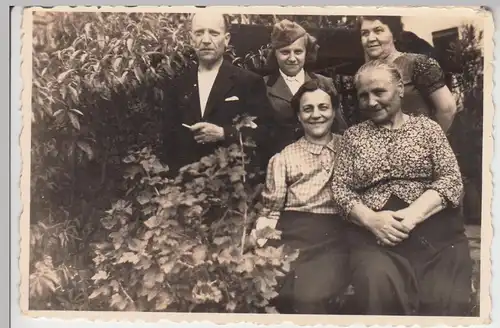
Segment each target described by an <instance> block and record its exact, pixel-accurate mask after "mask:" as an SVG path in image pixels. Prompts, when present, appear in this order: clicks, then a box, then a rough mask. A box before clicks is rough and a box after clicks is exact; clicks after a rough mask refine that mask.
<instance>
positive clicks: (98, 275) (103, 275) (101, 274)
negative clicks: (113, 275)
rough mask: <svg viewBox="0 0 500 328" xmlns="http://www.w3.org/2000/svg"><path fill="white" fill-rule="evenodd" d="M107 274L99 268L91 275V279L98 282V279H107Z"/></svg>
mask: <svg viewBox="0 0 500 328" xmlns="http://www.w3.org/2000/svg"><path fill="white" fill-rule="evenodd" d="M108 277H109V275H108V273H107V272H106V271H103V270H99V272H97V273H96V274H95V275H94V276H92V278H90V279H92V280H94V283H96V282H98V281H99V280H106V279H108Z"/></svg>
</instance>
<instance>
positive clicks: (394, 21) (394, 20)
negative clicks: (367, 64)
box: [356, 16, 404, 43]
mask: <svg viewBox="0 0 500 328" xmlns="http://www.w3.org/2000/svg"><path fill="white" fill-rule="evenodd" d="M376 20H378V21H380V22H381V23H382V24H385V25H387V26H388V27H389V30H390V31H391V33H392V35H393V37H394V43H398V42H400V41H401V36H402V34H403V32H404V25H403V21H402V20H401V16H358V18H357V19H356V31H357V33H358V38H359V39H361V24H363V21H371V22H373V21H376Z"/></svg>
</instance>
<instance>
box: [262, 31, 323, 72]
mask: <svg viewBox="0 0 500 328" xmlns="http://www.w3.org/2000/svg"><path fill="white" fill-rule="evenodd" d="M303 37H304V38H305V40H306V60H305V63H304V68H309V67H311V66H312V65H314V64H315V63H316V59H317V58H318V51H319V45H318V41H317V40H316V38H315V37H314V36H312V35H310V34H309V33H307V34H306V35H304V36H303ZM276 50H278V49H276V48H274V47H272V46H271V49H270V51H269V54H268V56H267V60H266V67H267V69H268V70H269V71H277V70H278V69H279V65H278V59H277V58H276Z"/></svg>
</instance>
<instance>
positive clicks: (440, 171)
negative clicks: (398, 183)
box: [427, 120, 463, 207]
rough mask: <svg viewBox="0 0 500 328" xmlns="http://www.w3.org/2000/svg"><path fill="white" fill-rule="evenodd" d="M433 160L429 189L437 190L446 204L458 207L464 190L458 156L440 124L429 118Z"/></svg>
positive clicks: (428, 130)
mask: <svg viewBox="0 0 500 328" xmlns="http://www.w3.org/2000/svg"><path fill="white" fill-rule="evenodd" d="M429 125H430V126H429V128H428V129H427V133H429V135H430V143H429V144H430V145H431V160H432V163H433V167H434V172H433V175H434V182H433V183H432V184H431V185H430V188H429V189H432V190H435V191H437V192H438V193H439V194H440V195H441V197H442V199H443V203H444V205H446V206H447V205H448V204H451V206H452V207H457V206H458V205H459V202H460V197H461V194H462V191H463V182H462V175H461V173H460V168H459V166H458V161H457V158H456V157H455V153H454V152H453V150H452V148H451V146H450V143H449V142H448V139H447V138H446V135H445V134H444V132H443V130H442V129H441V128H440V126H439V125H438V124H437V123H435V122H433V121H430V120H429Z"/></svg>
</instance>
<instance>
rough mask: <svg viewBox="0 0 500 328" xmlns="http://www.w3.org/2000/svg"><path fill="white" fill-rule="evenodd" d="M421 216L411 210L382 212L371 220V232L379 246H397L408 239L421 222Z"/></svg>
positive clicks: (377, 213)
mask: <svg viewBox="0 0 500 328" xmlns="http://www.w3.org/2000/svg"><path fill="white" fill-rule="evenodd" d="M419 218H420V216H419V214H418V213H416V212H415V211H413V210H411V209H410V208H405V209H402V210H399V211H380V212H376V213H375V215H374V216H373V217H372V218H371V219H370V225H369V227H368V228H369V230H370V231H371V232H372V233H373V234H374V235H375V237H376V238H377V241H378V243H379V244H381V245H384V246H396V245H397V244H399V243H401V242H402V241H403V240H405V239H407V238H408V237H409V235H410V232H411V231H412V230H413V229H414V228H415V226H416V225H417V223H418V222H419Z"/></svg>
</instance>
